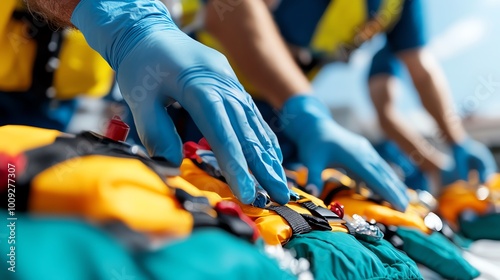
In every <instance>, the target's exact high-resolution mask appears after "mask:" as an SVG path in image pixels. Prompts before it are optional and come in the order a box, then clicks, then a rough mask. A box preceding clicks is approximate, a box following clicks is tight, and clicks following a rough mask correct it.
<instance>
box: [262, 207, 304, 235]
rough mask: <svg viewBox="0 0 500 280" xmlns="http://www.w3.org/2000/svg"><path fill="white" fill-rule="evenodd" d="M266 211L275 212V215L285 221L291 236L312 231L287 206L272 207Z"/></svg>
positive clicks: (297, 214)
mask: <svg viewBox="0 0 500 280" xmlns="http://www.w3.org/2000/svg"><path fill="white" fill-rule="evenodd" d="M267 209H269V210H272V211H274V212H276V214H278V215H279V216H280V217H282V218H283V219H285V220H286V221H287V222H288V224H289V225H290V227H291V228H292V232H293V234H301V233H307V232H310V231H311V230H312V228H311V226H310V225H309V223H308V222H307V221H306V219H305V218H304V217H303V216H302V215H300V214H299V213H297V212H295V211H293V210H292V209H290V208H288V207H287V206H281V205H280V206H275V205H272V206H269V207H268V208H267Z"/></svg>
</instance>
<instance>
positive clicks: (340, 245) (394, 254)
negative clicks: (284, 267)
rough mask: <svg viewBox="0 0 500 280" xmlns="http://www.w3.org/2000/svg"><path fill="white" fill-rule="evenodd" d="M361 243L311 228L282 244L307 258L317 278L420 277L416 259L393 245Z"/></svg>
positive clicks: (350, 238) (349, 279)
mask: <svg viewBox="0 0 500 280" xmlns="http://www.w3.org/2000/svg"><path fill="white" fill-rule="evenodd" d="M364 245H365V246H368V247H369V248H367V247H365V246H364ZM364 245H363V244H362V243H360V242H359V241H358V240H356V238H354V236H352V235H349V234H346V233H342V232H326V231H313V232H310V233H307V234H301V235H296V236H294V237H293V238H292V239H291V240H290V241H289V242H288V243H287V244H286V245H285V247H286V248H288V249H292V250H294V251H295V252H296V254H297V257H302V258H306V259H308V260H309V261H310V262H311V270H312V272H313V274H314V276H315V279H318V280H322V279H346V280H347V279H348V280H351V279H422V277H421V276H420V273H419V272H418V269H417V268H416V265H415V263H414V262H413V261H412V260H411V259H409V258H408V257H406V256H405V255H404V254H403V253H401V252H398V251H397V250H396V249H394V247H392V245H390V244H388V243H386V242H381V243H379V244H374V245H372V244H370V245H368V244H364ZM379 257H380V258H379Z"/></svg>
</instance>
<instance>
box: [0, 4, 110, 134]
mask: <svg viewBox="0 0 500 280" xmlns="http://www.w3.org/2000/svg"><path fill="white" fill-rule="evenodd" d="M0 7H1V9H0V49H1V50H2V51H1V52H0V58H1V61H2V64H1V66H0V125H5V124H21V125H31V126H37V127H42V128H50V129H57V130H61V131H65V130H66V129H67V127H68V124H69V123H70V121H71V119H72V117H73V115H74V114H75V112H76V110H77V108H78V101H77V97H78V96H81V95H85V96H88V97H95V98H98V97H102V96H104V95H106V94H108V93H109V91H110V90H111V87H112V84H113V80H114V73H113V71H112V70H111V68H110V67H109V66H108V64H107V63H106V61H105V60H104V59H102V57H101V56H100V55H99V54H98V53H97V52H95V51H94V50H92V49H91V48H90V47H89V46H88V45H87V43H86V41H85V39H84V38H83V35H82V34H81V33H80V32H79V31H76V30H70V29H65V28H59V29H56V27H54V26H50V25H49V24H47V23H46V22H45V21H43V20H41V19H40V18H37V17H36V16H34V15H33V14H32V13H30V12H29V11H28V10H27V8H26V6H25V5H24V4H23V1H21V0H5V1H2V3H1V4H0Z"/></svg>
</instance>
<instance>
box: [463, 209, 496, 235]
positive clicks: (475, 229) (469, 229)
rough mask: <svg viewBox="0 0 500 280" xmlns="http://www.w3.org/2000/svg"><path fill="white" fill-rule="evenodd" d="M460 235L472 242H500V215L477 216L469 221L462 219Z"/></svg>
mask: <svg viewBox="0 0 500 280" xmlns="http://www.w3.org/2000/svg"><path fill="white" fill-rule="evenodd" d="M459 224H460V233H461V234H462V235H463V236H465V237H467V238H470V239H472V240H479V239H491V240H500V213H494V214H488V215H484V216H477V217H474V219H471V220H467V219H463V218H460V219H459Z"/></svg>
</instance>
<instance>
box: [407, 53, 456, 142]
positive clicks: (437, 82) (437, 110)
mask: <svg viewBox="0 0 500 280" xmlns="http://www.w3.org/2000/svg"><path fill="white" fill-rule="evenodd" d="M400 57H401V59H402V60H403V61H404V62H405V64H406V65H407V66H408V70H409V72H410V75H411V77H412V79H413V83H414V85H415V88H416V89H417V91H418V93H419V96H420V99H421V101H422V104H423V106H424V107H425V109H426V110H427V111H428V112H429V114H430V115H431V116H432V117H433V118H434V120H435V121H436V123H437V124H438V126H439V128H440V129H441V131H442V133H443V136H444V138H445V140H446V141H447V142H448V143H458V142H460V141H461V140H462V139H463V138H464V137H465V132H464V129H463V127H462V123H461V120H460V118H459V117H458V115H457V114H456V113H455V111H454V110H453V103H452V98H451V96H450V91H449V88H448V85H447V83H446V78H445V77H444V74H443V72H442V70H441V68H440V67H439V65H438V64H437V63H436V61H435V60H434V58H433V57H432V56H431V55H430V54H428V53H427V52H426V51H425V50H412V51H408V52H406V53H403V54H401V55H400Z"/></svg>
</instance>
